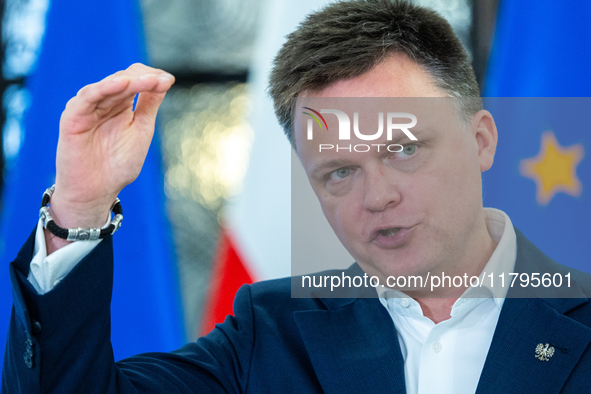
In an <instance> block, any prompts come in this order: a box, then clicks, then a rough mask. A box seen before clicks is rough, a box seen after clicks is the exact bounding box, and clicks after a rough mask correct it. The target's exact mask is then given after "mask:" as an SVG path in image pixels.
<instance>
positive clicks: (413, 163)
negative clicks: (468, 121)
mask: <svg viewBox="0 0 591 394" xmlns="http://www.w3.org/2000/svg"><path fill="white" fill-rule="evenodd" d="M302 96H304V97H319V98H329V97H446V95H445V93H444V92H443V91H441V90H440V89H439V88H437V87H436V86H435V84H434V83H433V81H432V79H431V77H430V75H429V74H428V73H427V72H425V71H424V70H423V69H421V68H420V67H419V66H418V65H417V64H416V63H414V62H412V61H410V60H409V59H408V58H407V57H405V56H403V55H396V56H392V57H390V58H388V59H387V60H385V61H384V62H382V63H381V64H379V65H378V66H376V67H375V68H373V69H372V70H370V71H369V72H367V73H365V74H363V75H361V76H359V77H355V78H351V79H347V80H341V81H338V82H336V83H334V84H332V85H330V86H328V87H327V88H325V89H323V90H321V91H316V92H307V93H306V94H305V95H302ZM304 99H305V98H304ZM312 100H313V99H312ZM400 101H404V100H400ZM406 102H407V103H408V104H407V105H406V107H405V109H406V110H405V111H402V112H410V113H413V114H414V115H415V116H416V117H417V119H418V123H417V126H416V127H414V128H412V129H411V132H412V133H413V134H414V135H415V136H416V137H417V139H418V141H411V140H410V139H409V138H408V137H406V136H404V134H403V133H402V132H399V135H396V136H395V137H401V138H400V139H398V141H396V142H397V143H399V144H402V145H403V146H404V147H405V149H404V150H403V151H402V152H395V153H392V152H388V151H387V150H385V149H384V148H382V149H381V150H380V151H379V152H378V151H377V149H372V150H371V151H370V152H365V153H358V152H349V151H348V150H340V151H338V152H336V150H335V149H331V150H322V151H319V144H321V143H325V144H333V145H337V144H340V145H347V146H348V145H349V144H351V145H355V144H372V143H375V144H386V145H387V144H388V143H392V142H393V141H386V133H385V132H384V133H383V135H382V137H381V138H380V140H377V141H363V140H359V139H357V138H356V137H355V135H354V133H353V132H352V133H351V140H350V141H338V140H337V139H336V138H337V137H336V134H337V133H336V131H334V130H338V125H337V122H336V116H334V115H325V119H326V120H327V121H328V122H329V123H328V128H329V129H330V130H331V132H326V131H325V132H323V133H321V132H318V133H315V134H314V138H313V140H308V139H307V138H305V135H306V134H305V132H306V131H305V130H304V129H305V127H304V126H305V125H302V127H301V128H300V129H298V130H299V132H296V136H295V140H296V147H297V151H298V154H299V156H300V159H301V161H302V164H303V166H304V169H305V171H306V173H307V175H308V178H309V180H310V183H311V185H312V187H313V189H314V191H315V193H316V195H317V196H318V199H319V201H320V204H321V207H322V210H323V212H324V214H325V216H326V218H327V219H328V221H329V223H330V225H331V226H332V228H333V230H334V232H335V233H336V235H337V236H338V238H339V239H340V241H341V242H342V243H343V245H344V246H345V248H346V249H347V250H348V251H349V253H351V255H352V256H353V257H354V258H355V259H356V261H357V262H358V263H359V264H360V266H361V267H362V268H363V269H364V270H365V271H366V272H367V273H368V274H370V275H377V276H378V277H380V278H381V279H382V280H383V279H385V278H386V277H387V276H389V275H396V276H399V275H425V274H426V273H427V272H431V274H436V273H437V272H441V271H444V272H445V273H446V274H448V273H449V274H452V273H454V272H457V271H461V270H462V268H463V267H465V263H466V262H467V261H468V260H469V259H470V255H471V254H475V253H476V254H478V250H477V247H478V246H479V243H481V242H480V241H481V240H479V239H477V238H478V237H481V235H482V231H480V230H481V227H482V226H483V224H484V220H483V211H482V186H481V185H482V184H481V177H480V173H481V171H484V170H486V169H488V167H490V164H492V158H491V157H488V156H490V155H488V156H487V157H484V158H483V154H482V145H483V142H482V141H481V136H480V137H479V131H478V130H479V126H478V124H476V123H475V122H474V121H473V122H472V125H471V126H465V125H464V124H463V123H462V122H460V120H459V119H458V116H457V112H456V111H455V108H454V106H453V103H452V101H451V100H450V99H446V98H441V99H433V98H430V99H424V100H417V99H412V100H407V101H406ZM323 108H325V107H323ZM394 111H396V112H400V111H399V109H394ZM347 112H348V113H349V114H351V112H352V111H351V112H349V111H347ZM377 112H384V111H383V110H382V109H375V112H373V114H372V115H371V116H368V120H362V117H363V115H360V124H367V125H368V126H367V127H369V129H368V130H371V131H372V132H375V130H376V128H375V127H376V126H375V125H376V120H375V117H377ZM350 118H351V126H353V117H352V116H350ZM331 122H332V125H331ZM363 122H364V123H363ZM302 123H303V122H302ZM401 123H404V122H401ZM297 124H299V122H298V123H297ZM385 126H386V121H384V127H385ZM360 128H361V127H360ZM480 131H481V130H480ZM366 134H370V132H369V131H368V132H366ZM393 150H395V149H393ZM493 155H494V148H493ZM484 156H486V155H484Z"/></svg>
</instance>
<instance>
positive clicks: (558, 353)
mask: <svg viewBox="0 0 591 394" xmlns="http://www.w3.org/2000/svg"><path fill="white" fill-rule="evenodd" d="M515 232H516V234H517V259H516V263H515V271H516V272H529V273H531V272H541V273H544V272H561V271H564V272H565V273H566V271H565V267H563V266H559V265H558V264H556V263H555V262H554V261H552V260H550V259H549V258H548V257H547V256H546V255H544V254H543V253H542V252H541V251H539V249H537V248H536V247H535V246H534V245H533V244H532V243H531V242H529V241H528V240H527V239H526V238H525V237H524V236H523V234H521V232H520V231H519V230H517V229H515ZM545 294H548V293H544V292H540V293H539V295H541V296H543V295H545ZM568 294H569V296H571V297H576V298H551V299H544V298H519V297H523V296H529V297H534V296H535V295H536V294H535V293H534V292H533V291H528V292H523V291H522V290H521V289H519V288H515V289H511V290H510V292H509V297H513V298H507V299H506V300H505V302H504V305H503V309H502V311H501V315H500V317H499V321H498V323H497V327H496V330H495V334H494V336H493V340H492V343H491V346H490V349H489V352H488V356H487V358H486V362H485V364H484V368H483V370H482V374H481V375H480V382H479V384H478V387H477V390H476V393H477V394H488V393H491V394H492V393H512V392H519V393H529V392H531V393H558V392H560V390H561V388H562V387H563V386H564V384H565V382H566V380H567V379H568V377H569V376H570V374H571V372H572V370H573V368H574V367H575V365H576V364H577V362H578V361H579V359H580V358H581V356H582V354H583V352H584V351H585V349H587V347H588V346H589V344H590V343H591V328H590V327H588V326H585V325H583V324H581V323H579V322H577V321H576V320H573V319H571V318H570V317H568V316H565V315H564V314H565V313H566V312H568V311H570V310H572V309H574V308H576V307H578V306H580V305H582V304H585V303H587V302H589V300H588V299H587V297H586V296H585V294H584V293H583V292H582V291H581V289H580V287H579V286H578V285H577V284H576V283H574V287H573V288H572V289H570V290H569V293H568ZM539 344H542V345H543V346H545V345H546V344H549V345H550V346H552V347H553V348H554V354H553V355H552V356H551V357H549V358H548V360H547V361H545V360H540V359H538V358H536V348H537V346H538V345H539Z"/></svg>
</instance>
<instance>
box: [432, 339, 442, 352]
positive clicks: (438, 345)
mask: <svg viewBox="0 0 591 394" xmlns="http://www.w3.org/2000/svg"><path fill="white" fill-rule="evenodd" d="M442 348H443V346H441V343H439V341H435V342H433V351H434V352H435V353H439V352H440V351H441V349H442Z"/></svg>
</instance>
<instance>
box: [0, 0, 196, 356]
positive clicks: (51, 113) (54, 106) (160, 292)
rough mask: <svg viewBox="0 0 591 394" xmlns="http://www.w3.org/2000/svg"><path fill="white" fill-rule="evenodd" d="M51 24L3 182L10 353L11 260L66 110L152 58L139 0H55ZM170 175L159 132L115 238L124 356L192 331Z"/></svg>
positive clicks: (159, 347) (118, 347) (50, 163)
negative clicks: (168, 191) (186, 318)
mask: <svg viewBox="0 0 591 394" xmlns="http://www.w3.org/2000/svg"><path fill="white" fill-rule="evenodd" d="M46 26H47V27H46V32H45V37H44V41H43V44H42V48H41V53H40V55H39V59H38V62H37V66H36V69H35V71H34V72H33V74H32V75H31V77H30V79H29V81H28V88H29V90H30V92H31V105H30V108H29V109H28V112H27V115H26V118H25V125H24V128H25V136H24V142H23V144H22V147H21V150H20V152H19V156H18V158H17V162H16V165H15V166H14V170H13V171H12V172H11V173H9V174H8V176H7V179H6V181H7V182H6V184H5V189H4V198H3V206H2V217H1V218H2V219H1V222H0V226H1V235H2V238H1V241H2V244H1V249H0V256H1V261H2V263H3V266H4V267H3V268H2V269H1V270H0V344H1V345H0V346H1V348H0V350H1V351H2V353H3V350H4V344H5V341H6V330H7V327H8V319H9V317H10V308H11V305H12V295H11V291H10V282H9V278H8V263H9V262H10V261H12V259H13V258H14V257H15V256H16V253H17V252H18V250H19V249H20V246H21V245H22V244H23V243H24V241H25V240H26V239H27V237H28V235H29V234H30V232H31V231H32V230H33V228H34V227H35V225H36V223H37V219H38V212H39V206H40V202H41V196H42V194H43V191H44V190H45V189H46V188H47V187H49V186H51V185H52V184H53V181H54V177H55V151H56V147H57V140H58V130H59V119H60V114H61V112H62V111H63V109H64V107H65V105H66V103H67V101H68V100H69V99H70V98H71V97H73V96H75V95H76V92H77V91H78V90H79V89H80V88H81V87H82V86H84V85H86V84H89V83H93V82H96V81H99V80H101V79H103V78H104V77H106V76H107V75H109V74H112V73H113V72H115V71H117V70H120V69H125V68H127V67H128V66H129V65H130V64H132V63H134V62H145V59H146V54H145V49H144V42H143V35H142V25H141V19H140V10H139V6H138V4H137V3H136V1H133V0H131V1H130V0H124V1H121V0H102V1H100V2H94V1H76V0H53V1H52V3H51V4H50V9H49V11H48V14H47V23H46ZM162 181H163V177H162V171H161V159H160V149H159V146H158V143H157V141H154V142H153V143H152V146H151V148H150V152H149V153H148V157H147V159H146V162H145V165H144V168H143V170H142V173H141V174H140V176H139V177H138V179H137V180H136V181H135V182H134V183H133V184H131V185H129V186H128V187H127V188H126V189H125V190H124V191H123V192H122V193H121V195H120V199H121V204H122V207H123V214H124V218H125V219H124V221H123V226H122V227H121V229H120V230H119V231H118V232H117V233H116V234H115V235H114V239H113V242H114V245H115V251H114V253H115V259H116V264H115V283H114V290H113V301H112V307H111V309H112V319H111V322H112V327H113V330H112V344H113V350H114V354H115V358H116V359H120V358H123V357H126V356H130V355H133V354H137V353H140V352H146V351H170V350H173V349H174V348H177V347H179V346H181V345H182V344H183V343H184V341H185V335H184V328H183V327H184V326H183V320H182V307H181V299H180V292H179V286H178V275H177V272H176V263H175V261H174V259H173V254H172V248H171V247H170V245H171V234H170V229H169V228H170V226H169V223H168V222H167V220H166V217H165V214H164V192H163V187H162ZM1 362H2V361H1V358H0V363H1Z"/></svg>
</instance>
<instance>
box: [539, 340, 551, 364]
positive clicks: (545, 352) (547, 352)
mask: <svg viewBox="0 0 591 394" xmlns="http://www.w3.org/2000/svg"><path fill="white" fill-rule="evenodd" d="M553 355H554V347H553V346H550V345H549V344H548V343H547V344H546V345H545V346H544V345H543V344H541V343H540V344H538V346H536V358H537V359H538V360H540V361H548V360H550V358H551V357H552V356H553Z"/></svg>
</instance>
